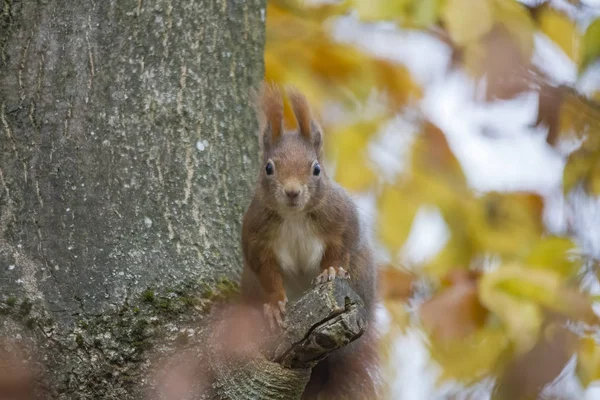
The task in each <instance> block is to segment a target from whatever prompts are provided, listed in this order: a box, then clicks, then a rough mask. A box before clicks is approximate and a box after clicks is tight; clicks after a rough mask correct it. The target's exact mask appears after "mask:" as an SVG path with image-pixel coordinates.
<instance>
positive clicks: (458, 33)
mask: <svg viewBox="0 0 600 400" xmlns="http://www.w3.org/2000/svg"><path fill="white" fill-rule="evenodd" d="M442 20H443V22H444V23H445V26H446V28H447V30H448V33H449V34H450V37H451V38H452V40H453V41H454V43H456V44H457V45H459V46H464V45H466V44H468V43H471V42H474V41H476V40H477V39H479V38H481V37H482V36H483V35H485V34H486V33H488V32H489V31H490V30H491V29H492V26H493V24H494V17H493V10H492V3H491V1H490V0H478V1H471V0H447V1H446V5H445V7H444V10H443V12H442Z"/></svg>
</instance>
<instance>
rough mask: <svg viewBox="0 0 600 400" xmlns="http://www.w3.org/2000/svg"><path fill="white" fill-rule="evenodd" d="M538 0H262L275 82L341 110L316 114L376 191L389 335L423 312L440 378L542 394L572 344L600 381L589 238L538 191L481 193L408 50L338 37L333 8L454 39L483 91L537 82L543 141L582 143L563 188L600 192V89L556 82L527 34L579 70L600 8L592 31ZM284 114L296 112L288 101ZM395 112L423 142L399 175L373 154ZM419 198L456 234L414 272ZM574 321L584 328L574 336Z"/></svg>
mask: <svg viewBox="0 0 600 400" xmlns="http://www.w3.org/2000/svg"><path fill="white" fill-rule="evenodd" d="M539 3H540V4H539V5H536V6H532V7H527V6H525V5H523V4H522V3H519V2H517V1H514V0H478V1H476V2H474V1H471V0H371V1H366V0H342V1H337V2H325V3H311V4H308V3H307V4H303V3H302V2H301V1H298V0H269V2H268V9H267V45H266V52H265V64H266V72H265V75H266V76H265V78H266V80H268V81H274V82H275V83H279V84H282V85H285V84H293V85H295V86H297V87H298V88H299V89H300V90H302V91H303V92H304V93H306V95H307V97H308V99H309V101H310V103H311V104H312V105H313V107H314V110H315V111H316V113H317V114H318V115H321V116H322V117H323V116H325V117H326V116H327V115H329V114H334V115H337V117H336V118H323V119H322V121H321V122H322V125H323V127H324V130H325V135H326V141H325V142H326V157H327V159H328V161H330V162H331V164H332V165H334V166H335V173H334V178H335V179H336V180H337V181H338V182H339V183H340V184H341V185H343V186H344V187H346V188H347V189H348V190H349V191H351V192H354V193H362V192H370V193H373V194H375V195H376V198H377V215H376V216H375V217H376V218H375V220H376V226H375V234H376V237H377V239H378V241H379V243H380V244H381V245H382V246H383V248H384V249H385V250H386V251H387V253H389V254H390V257H391V262H390V265H387V266H385V267H382V272H381V283H382V284H381V294H382V297H383V299H384V304H385V306H386V309H387V311H388V313H389V315H390V316H391V318H392V324H391V328H390V330H389V332H388V333H387V334H386V335H385V336H384V339H383V342H382V346H383V348H384V349H388V350H389V349H390V348H391V346H392V344H393V341H394V338H395V337H396V336H397V335H399V334H402V332H405V331H406V329H408V328H409V327H414V326H416V325H418V326H419V327H420V329H422V330H423V332H425V333H426V334H427V342H428V343H429V346H430V354H431V357H432V359H433V360H435V362H437V363H438V364H439V365H440V366H441V367H442V370H443V373H442V375H441V376H440V380H441V381H444V380H448V379H453V380H457V381H459V382H461V383H463V384H466V385H468V384H471V383H474V382H476V381H478V380H480V379H482V378H484V377H493V378H495V379H496V385H495V390H494V396H495V397H494V398H496V399H520V398H535V396H537V394H538V393H539V391H540V389H541V387H542V386H543V385H544V384H546V383H548V382H550V381H551V380H553V379H554V378H555V377H556V375H557V374H558V373H559V372H560V371H561V370H562V368H563V367H564V365H565V364H566V362H567V361H568V359H569V358H570V357H571V356H572V355H573V354H577V355H578V356H579V357H578V358H577V367H576V372H577V375H578V377H579V378H580V381H581V383H582V384H583V385H584V386H585V385H589V384H590V383H591V382H593V381H595V380H598V379H600V346H598V343H597V342H596V341H595V340H594V339H593V337H592V332H593V331H594V329H597V328H598V325H599V324H598V317H597V316H596V314H595V313H594V312H593V310H592V303H593V301H594V299H593V298H592V296H591V295H589V294H587V293H585V292H584V291H582V290H580V288H579V287H580V284H581V282H580V280H581V271H582V267H583V265H584V264H585V262H586V258H585V257H587V256H584V255H583V254H586V252H585V249H580V248H579V247H578V246H577V244H576V241H575V239H574V238H572V237H569V236H566V235H565V236H557V235H553V234H550V233H549V232H548V230H547V228H546V226H545V224H544V219H543V212H544V207H545V205H546V203H545V199H544V198H543V197H542V196H540V195H538V194H536V193H506V192H501V193H500V192H490V193H476V192H474V191H473V190H472V189H471V188H470V187H469V184H468V182H467V179H466V177H465V174H464V173H463V170H462V167H461V164H460V163H459V161H458V159H457V157H456V156H455V155H454V152H453V149H452V148H451V146H450V144H449V143H448V141H447V139H446V136H445V134H444V132H443V131H442V130H440V128H439V127H437V126H436V125H435V124H433V123H432V122H431V121H428V120H426V119H425V118H423V117H422V113H419V107H420V103H419V100H420V99H421V98H422V96H423V88H422V87H420V85H419V83H417V81H418V80H417V79H415V78H414V77H413V76H412V75H411V74H410V72H409V70H408V69H407V68H406V67H405V66H403V65H401V64H399V63H396V62H394V61H392V60H390V59H386V58H382V57H378V56H376V55H373V54H371V53H370V52H367V51H365V50H363V49H360V48H358V47H356V46H353V45H350V44H347V43H341V42H339V41H336V40H335V38H334V36H333V35H332V33H331V29H330V28H331V22H332V21H335V20H336V18H339V17H343V16H347V15H354V16H355V17H357V18H358V19H359V20H360V21H361V22H364V23H377V22H385V23H388V24H390V23H391V24H394V25H396V26H397V27H399V28H401V29H410V30H417V31H421V32H423V33H424V34H428V35H431V36H432V37H434V38H436V39H437V40H439V41H440V42H442V43H445V44H447V45H448V46H449V47H450V48H451V50H452V53H453V55H452V64H451V65H450V68H452V69H462V70H464V71H466V73H468V74H470V75H471V77H472V78H473V79H474V80H475V81H477V82H482V81H483V82H485V85H484V88H485V96H484V99H483V101H494V100H497V99H510V98H514V97H515V96H517V95H518V94H520V93H523V92H531V91H536V92H537V93H538V94H539V108H538V115H537V121H536V126H538V127H544V128H546V129H547V131H548V134H547V142H548V144H549V145H550V146H552V147H553V148H555V149H556V151H560V146H561V145H563V144H564V143H565V142H567V143H572V142H573V141H575V142H578V143H580V144H579V146H578V147H577V148H576V150H575V151H573V152H572V153H571V154H569V155H568V156H567V158H566V166H565V169H564V177H563V178H564V179H563V181H564V190H565V193H569V192H571V191H573V190H575V189H577V188H582V189H583V190H585V191H586V192H587V193H588V194H589V195H600V105H599V104H598V103H596V101H597V100H598V99H600V93H596V94H593V95H592V96H591V97H590V98H587V97H585V96H583V95H581V94H579V93H578V92H577V91H576V90H575V89H573V88H570V87H566V86H556V85H554V84H552V82H551V79H550V78H549V77H547V76H545V75H544V73H543V72H541V71H539V70H538V69H537V68H536V67H535V66H534V65H533V63H532V57H533V54H534V46H535V44H534V38H535V37H536V35H545V36H546V37H547V38H549V39H550V40H551V41H553V42H554V43H555V44H556V46H557V47H558V48H560V49H561V50H562V51H563V52H564V54H565V55H566V56H567V57H568V58H569V59H570V60H572V62H573V63H574V65H575V66H576V68H577V71H578V73H579V74H580V75H581V74H584V73H585V72H586V71H587V70H588V69H589V68H598V67H597V65H598V64H597V62H598V61H599V60H600V19H597V20H595V21H592V22H591V23H590V24H589V25H588V26H587V27H586V28H585V29H583V28H581V26H579V25H578V24H577V23H576V22H575V21H573V20H572V18H571V17H570V16H569V15H567V14H565V13H564V12H563V11H561V10H559V9H557V8H553V7H551V6H550V5H549V4H548V3H547V2H539ZM595 62H596V64H595V66H594V63H595ZM374 99H375V100H374ZM373 104H375V106H373ZM332 110H333V111H332ZM285 115H286V123H287V125H288V126H290V127H291V126H293V125H294V121H293V118H292V114H291V112H290V111H289V109H286V113H285ZM398 115H400V116H402V117H403V118H405V119H410V120H411V121H412V122H413V123H414V124H413V125H414V126H416V128H415V132H398V134H399V135H400V134H414V140H412V141H410V144H409V145H408V146H409V147H410V148H409V151H407V154H408V157H407V159H406V160H405V161H406V162H405V168H403V169H402V171H401V172H400V173H398V174H396V175H394V178H392V179H390V178H389V174H385V173H383V172H385V171H382V170H381V168H382V167H381V166H380V165H379V164H377V163H374V162H373V161H372V154H371V153H370V152H369V146H370V144H371V143H373V142H374V141H375V140H377V138H378V137H379V135H380V134H381V132H382V130H384V129H386V127H389V126H391V125H390V124H392V123H393V120H394V118H395V117H397V116H398ZM415 115H417V117H415ZM456 117H457V118H460V116H459V115H457V116H456ZM415 120H416V122H415ZM384 177H388V178H384ZM424 206H435V207H436V208H437V209H438V210H439V212H440V214H441V216H442V217H443V219H444V222H445V223H446V226H447V228H448V231H449V238H448V240H447V242H446V243H445V245H444V247H443V248H442V249H441V250H440V251H439V252H438V253H437V254H436V255H435V256H434V257H433V258H431V259H428V260H424V261H423V262H422V263H420V264H419V265H411V266H410V267H411V268H410V270H408V269H406V268H404V265H402V257H401V254H402V249H403V247H404V245H405V243H406V241H407V239H408V237H409V235H410V233H411V231H412V229H413V224H414V220H415V216H416V214H417V213H418V212H419V210H421V209H422V208H423V207H424ZM490 260H492V261H490ZM420 287H426V288H429V289H430V290H429V291H427V290H425V292H426V293H425V294H423V293H421V295H420V296H421V297H423V296H424V297H425V299H424V301H423V302H422V303H421V304H420V305H419V307H418V310H417V313H416V315H415V316H411V315H410V314H411V313H410V312H409V311H408V310H409V307H408V305H407V304H408V302H409V301H412V300H414V298H415V293H416V292H418V291H419V288H420ZM421 292H423V290H421ZM567 322H568V323H569V324H579V325H581V326H584V328H583V329H579V330H577V334H574V333H573V332H572V330H568V329H567V328H565V325H566V324H567ZM388 350H384V353H385V354H387V351H388ZM407 351H410V350H407ZM390 354H391V352H390ZM388 364H389V365H390V368H391V366H392V365H393V362H392V361H389V363H388ZM531 371H536V372H535V374H534V373H532V372H531ZM387 376H393V373H391V372H390V371H388V373H387Z"/></svg>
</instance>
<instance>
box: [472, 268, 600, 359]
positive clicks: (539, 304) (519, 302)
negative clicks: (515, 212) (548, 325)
mask: <svg viewBox="0 0 600 400" xmlns="http://www.w3.org/2000/svg"><path fill="white" fill-rule="evenodd" d="M479 296H480V298H481V301H482V303H483V304H484V305H485V306H486V307H487V308H488V309H489V310H491V311H492V312H494V313H495V314H496V315H498V316H499V317H500V319H501V320H502V321H503V322H504V323H505V324H506V326H507V327H508V329H509V332H510V335H511V338H512V340H513V341H514V342H515V343H516V344H517V348H518V349H519V350H526V349H528V348H530V347H531V346H532V345H533V344H534V343H535V341H536V337H537V333H538V330H539V328H540V326H541V323H542V309H544V310H552V311H554V312H558V313H560V314H562V315H564V316H566V317H568V318H575V319H578V320H583V321H585V322H586V323H597V320H598V318H597V317H596V316H595V314H594V312H593V310H592V308H591V302H590V301H589V298H588V297H587V296H586V295H584V294H582V293H580V292H578V291H577V290H576V289H573V288H569V287H567V286H566V285H564V284H563V278H562V277H561V276H560V274H558V273H556V272H554V271H551V270H541V269H531V268H523V267H521V266H519V265H517V264H507V265H503V266H501V267H500V268H498V269H497V270H495V271H492V272H489V273H487V274H485V275H484V276H483V277H482V278H481V279H480V281H479Z"/></svg>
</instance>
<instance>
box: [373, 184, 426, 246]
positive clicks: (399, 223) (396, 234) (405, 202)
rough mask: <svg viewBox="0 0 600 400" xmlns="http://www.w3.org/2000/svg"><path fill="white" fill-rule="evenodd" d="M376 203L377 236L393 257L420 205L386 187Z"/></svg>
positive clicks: (396, 189)
mask: <svg viewBox="0 0 600 400" xmlns="http://www.w3.org/2000/svg"><path fill="white" fill-rule="evenodd" d="M378 202H379V204H378V209H379V213H378V225H379V229H378V231H379V235H380V237H381V241H382V243H383V244H384V245H385V246H386V248H387V249H388V250H389V251H390V252H392V254H394V255H395V254H396V253H397V252H398V250H400V248H401V247H402V245H403V244H404V242H405V241H406V238H407V237H408V234H409V233H410V230H411V227H412V223H413V220H414V216H415V214H416V212H417V210H418V208H419V206H420V204H419V202H418V201H415V199H413V198H412V197H410V196H407V195H406V192H405V191H403V190H400V189H399V188H398V187H395V186H386V187H385V188H384V189H383V192H382V193H381V195H380V196H379V199H378Z"/></svg>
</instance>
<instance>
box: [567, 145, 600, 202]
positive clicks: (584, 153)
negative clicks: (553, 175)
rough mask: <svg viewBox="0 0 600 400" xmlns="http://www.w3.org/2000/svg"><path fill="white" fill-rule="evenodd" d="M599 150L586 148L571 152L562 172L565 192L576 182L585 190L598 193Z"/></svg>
mask: <svg viewBox="0 0 600 400" xmlns="http://www.w3.org/2000/svg"><path fill="white" fill-rule="evenodd" d="M599 153H600V151H594V152H592V151H589V150H587V149H586V148H580V149H579V150H577V151H575V152H573V153H571V154H570V155H569V157H568V158H567V164H566V165H565V170H564V172H563V187H564V191H565V193H568V192H570V191H571V190H572V189H573V188H574V187H575V186H577V185H578V184H582V185H583V188H584V189H585V190H586V192H588V193H591V194H594V195H598V194H600V154H599Z"/></svg>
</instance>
